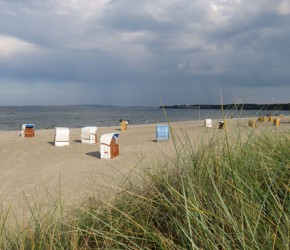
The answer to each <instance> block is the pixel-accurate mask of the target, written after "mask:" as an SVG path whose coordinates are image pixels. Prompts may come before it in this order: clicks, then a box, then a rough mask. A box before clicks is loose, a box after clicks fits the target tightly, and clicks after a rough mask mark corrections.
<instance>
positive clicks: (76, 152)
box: [0, 116, 290, 212]
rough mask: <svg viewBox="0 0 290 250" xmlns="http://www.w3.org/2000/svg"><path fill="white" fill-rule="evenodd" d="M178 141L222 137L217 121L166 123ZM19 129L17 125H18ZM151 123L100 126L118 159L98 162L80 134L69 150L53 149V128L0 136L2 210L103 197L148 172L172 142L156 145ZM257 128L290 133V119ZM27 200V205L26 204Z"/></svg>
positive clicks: (235, 123) (240, 123)
mask: <svg viewBox="0 0 290 250" xmlns="http://www.w3.org/2000/svg"><path fill="white" fill-rule="evenodd" d="M247 124H248V119H245V118H244V119H230V120H228V130H227V131H229V132H231V131H233V130H234V129H236V128H239V129H240V130H243V131H248V132H250V131H252V130H253V129H252V128H249V127H248V125H247ZM171 125H172V127H173V129H174V131H175V132H176V133H177V135H179V136H180V137H181V138H182V137H184V136H183V135H182V134H183V133H184V132H185V133H186V135H187V136H188V138H189V140H190V141H191V142H192V144H193V145H196V143H197V142H198V140H200V139H202V140H203V139H204V138H206V137H209V138H210V137H212V136H218V135H223V134H224V131H223V130H219V129H218V120H213V128H212V129H208V128H205V127H204V121H187V122H178V123H172V124H171ZM19 127H20V126H19ZM155 127H156V124H146V125H129V126H128V130H127V131H125V132H121V131H120V127H117V126H116V127H100V128H98V130H97V135H98V140H99V138H100V136H101V135H102V134H105V133H112V132H119V133H120V136H119V139H118V144H119V147H120V156H119V157H116V158H114V159H108V160H104V159H100V153H99V151H100V144H99V143H97V144H81V141H80V136H81V129H80V128H77V129H76V128H74V129H70V145H69V146H64V147H55V146H54V133H55V130H54V129H48V130H36V131H35V137H33V138H22V137H20V131H0V173H1V174H0V202H1V205H2V208H4V209H7V208H8V207H9V206H10V205H12V208H13V209H16V210H19V211H22V212H23V209H24V210H25V207H26V208H27V201H28V202H29V203H31V202H32V203H33V204H36V203H37V204H42V205H45V204H47V203H49V202H53V201H55V200H59V199H60V197H61V200H62V201H64V202H67V203H71V202H72V203H74V202H79V201H82V200H85V199H86V198H88V197H90V196H92V195H94V194H95V193H101V194H106V193H107V192H108V190H109V189H108V187H111V186H113V187H116V186H119V185H120V184H121V183H123V182H124V180H125V179H126V178H127V177H128V176H129V175H130V173H131V172H132V170H137V171H138V169H142V168H151V167H152V168H153V167H154V166H155V165H156V164H155V163H156V162H157V161H159V160H161V161H162V160H164V158H168V159H170V158H174V157H175V155H176V154H175V150H174V143H173V140H172V137H171V138H170V139H169V140H168V141H167V142H156V141H155V139H156V138H155ZM260 128H266V129H270V130H278V131H287V133H289V131H290V117H289V116H287V117H284V118H283V119H282V120H281V126H279V127H275V126H273V125H272V124H271V123H270V122H266V123H258V128H257V129H256V131H259V129H260ZM26 200H27V201H26Z"/></svg>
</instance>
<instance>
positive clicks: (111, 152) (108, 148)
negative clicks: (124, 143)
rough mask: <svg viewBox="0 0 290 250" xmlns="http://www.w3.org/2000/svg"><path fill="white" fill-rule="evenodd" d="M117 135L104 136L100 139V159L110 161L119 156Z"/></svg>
mask: <svg viewBox="0 0 290 250" xmlns="http://www.w3.org/2000/svg"><path fill="white" fill-rule="evenodd" d="M118 137H119V133H109V134H104V135H102V136H101V138H100V153H101V159H112V158H114V157H116V156H119V154H120V152H119V145H118V144H117V139H118Z"/></svg>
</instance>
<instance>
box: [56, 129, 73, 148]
mask: <svg viewBox="0 0 290 250" xmlns="http://www.w3.org/2000/svg"><path fill="white" fill-rule="evenodd" d="M69 140H70V136H69V128H61V127H56V128H55V136H54V145H55V146H57V147H61V146H66V145H69Z"/></svg>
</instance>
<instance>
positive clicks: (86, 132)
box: [81, 127, 98, 144]
mask: <svg viewBox="0 0 290 250" xmlns="http://www.w3.org/2000/svg"><path fill="white" fill-rule="evenodd" d="M97 129H98V128H97V127H83V128H82V135H81V140H82V143H88V144H93V143H97V142H98V141H97Z"/></svg>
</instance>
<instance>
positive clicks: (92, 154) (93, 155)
mask: <svg viewBox="0 0 290 250" xmlns="http://www.w3.org/2000/svg"><path fill="white" fill-rule="evenodd" d="M86 155H89V156H92V157H95V158H98V159H101V153H100V152H99V151H97V152H96V151H93V152H89V153H86Z"/></svg>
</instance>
